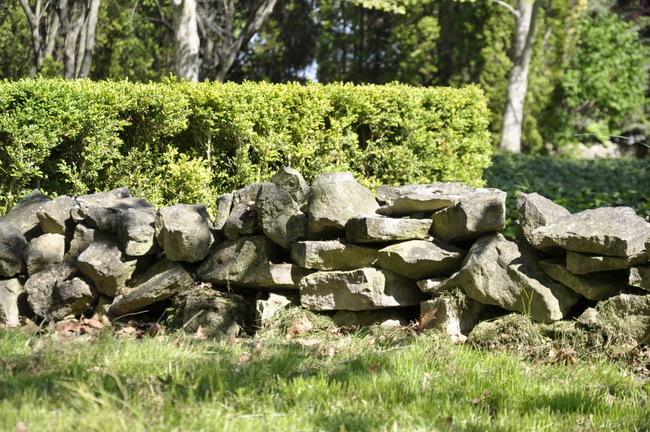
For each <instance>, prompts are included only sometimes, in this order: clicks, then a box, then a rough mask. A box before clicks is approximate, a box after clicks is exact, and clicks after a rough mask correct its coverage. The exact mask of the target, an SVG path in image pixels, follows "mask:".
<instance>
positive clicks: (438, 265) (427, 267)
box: [379, 240, 467, 280]
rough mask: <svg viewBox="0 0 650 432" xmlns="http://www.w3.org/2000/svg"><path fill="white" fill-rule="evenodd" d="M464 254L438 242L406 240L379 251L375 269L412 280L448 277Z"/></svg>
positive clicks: (458, 264)
mask: <svg viewBox="0 0 650 432" xmlns="http://www.w3.org/2000/svg"><path fill="white" fill-rule="evenodd" d="M466 254H467V251H465V250H463V249H460V248H457V247H455V246H450V245H446V244H442V243H438V242H428V241H425V240H410V241H406V242H402V243H397V244H394V245H391V246H388V247H385V248H383V249H381V250H380V251H379V267H381V268H383V269H386V270H391V271H394V272H395V273H398V274H401V275H402V276H406V277H408V278H411V279H414V280H421V279H428V278H432V277H439V276H450V275H451V274H452V273H454V272H455V271H457V270H458V269H459V268H460V265H461V263H462V261H463V258H464V257H465V255H466Z"/></svg>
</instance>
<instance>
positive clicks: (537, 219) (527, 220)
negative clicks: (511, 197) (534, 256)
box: [515, 192, 571, 241]
mask: <svg viewBox="0 0 650 432" xmlns="http://www.w3.org/2000/svg"><path fill="white" fill-rule="evenodd" d="M517 211H518V212H519V218H518V219H517V221H516V222H515V234H516V236H517V238H518V239H521V240H526V241H530V240H529V238H530V236H531V234H532V232H533V231H534V230H536V229H537V228H539V227H542V226H546V225H549V224H552V223H554V222H556V221H558V220H559V219H562V218H563V217H565V216H569V215H570V214H571V213H570V212H569V210H567V209H565V208H564V207H562V206H561V205H559V204H556V203H554V202H553V201H551V200H550V199H548V198H545V197H543V196H541V195H540V194H538V193H530V194H527V193H523V192H522V193H520V194H519V195H518V196H517Z"/></svg>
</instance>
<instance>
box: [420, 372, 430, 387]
mask: <svg viewBox="0 0 650 432" xmlns="http://www.w3.org/2000/svg"><path fill="white" fill-rule="evenodd" d="M432 380H433V376H431V374H430V373H429V372H425V373H424V376H423V377H422V386H420V390H421V391H424V390H426V389H428V388H429V381H432Z"/></svg>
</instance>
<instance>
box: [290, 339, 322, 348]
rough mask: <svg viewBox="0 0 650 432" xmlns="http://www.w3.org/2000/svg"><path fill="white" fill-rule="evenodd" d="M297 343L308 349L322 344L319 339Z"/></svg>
mask: <svg viewBox="0 0 650 432" xmlns="http://www.w3.org/2000/svg"><path fill="white" fill-rule="evenodd" d="M296 342H298V343H299V344H300V345H302V346H306V347H310V346H314V345H318V344H319V343H320V341H319V340H318V339H296Z"/></svg>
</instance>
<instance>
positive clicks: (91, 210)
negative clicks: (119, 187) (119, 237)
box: [84, 197, 156, 234]
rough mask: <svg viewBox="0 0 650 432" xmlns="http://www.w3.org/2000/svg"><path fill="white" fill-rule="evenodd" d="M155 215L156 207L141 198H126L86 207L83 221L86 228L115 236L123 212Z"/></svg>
mask: <svg viewBox="0 0 650 432" xmlns="http://www.w3.org/2000/svg"><path fill="white" fill-rule="evenodd" d="M129 209H130V210H139V211H141V212H149V213H152V214H155V213H156V207H155V206H154V205H153V204H151V203H150V202H148V201H147V200H145V199H142V198H136V197H126V198H120V199H114V200H111V201H104V202H102V203H98V204H92V205H88V206H87V207H86V208H85V213H84V221H85V222H86V224H88V226H90V227H92V228H97V229H99V230H101V231H104V232H108V233H111V234H117V231H118V229H119V227H120V225H121V223H122V213H123V212H124V211H125V210H129Z"/></svg>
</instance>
